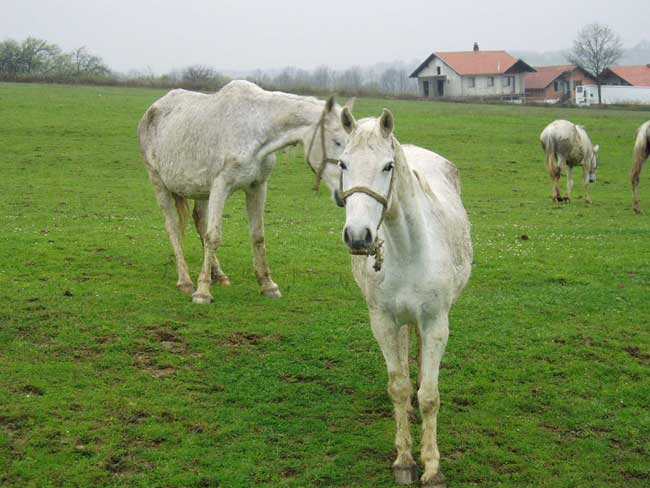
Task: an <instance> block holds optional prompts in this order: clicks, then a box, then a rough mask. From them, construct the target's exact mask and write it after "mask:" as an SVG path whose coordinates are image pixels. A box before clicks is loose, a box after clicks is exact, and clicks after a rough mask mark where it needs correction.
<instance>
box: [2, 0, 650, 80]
mask: <svg viewBox="0 0 650 488" xmlns="http://www.w3.org/2000/svg"><path fill="white" fill-rule="evenodd" d="M2 4H3V5H2V16H1V17H0V36H3V37H5V38H13V39H23V38H25V37H27V36H30V35H31V36H35V37H39V38H43V39H46V40H48V41H50V42H54V43H57V44H59V45H60V46H61V47H62V48H63V49H65V50H68V49H72V48H75V47H79V46H82V45H85V46H87V47H88V48H89V50H90V51H91V52H93V53H94V54H97V55H99V56H101V57H102V58H103V59H104V60H105V61H106V62H107V63H108V64H109V66H111V68H113V69H116V70H119V71H128V70H129V69H142V68H145V67H150V68H151V69H153V70H154V71H155V72H157V73H163V72H166V71H169V70H170V69H172V68H180V67H183V66H187V65H190V64H206V65H210V66H213V67H215V68H217V69H219V70H224V71H229V70H251V69H256V68H262V69H270V68H281V67H284V66H296V67H301V68H306V69H311V68H313V67H315V66H318V65H321V64H326V65H329V66H331V67H335V68H343V67H348V66H352V65H360V66H366V65H370V64H374V63H376V62H380V61H395V60H402V61H407V62H408V61H411V60H414V59H416V60H419V59H424V58H426V56H428V55H429V54H430V53H431V52H432V51H445V50H447V51H449V50H469V49H471V48H472V45H473V43H474V41H478V42H479V44H480V46H481V49H508V50H518V51H521V50H526V51H527V50H534V51H550V50H558V49H564V48H568V47H570V45H571V41H572V39H573V38H574V37H575V34H576V31H577V30H578V28H579V27H580V26H581V25H584V24H587V23H590V22H594V21H598V22H601V23H605V24H608V25H610V26H611V27H612V28H614V30H616V31H617V32H618V33H619V34H620V35H621V38H622V40H623V44H624V45H625V47H631V46H633V45H635V44H636V43H638V42H639V41H641V40H644V39H650V32H649V31H648V21H649V20H650V0H617V1H613V0H589V1H585V0H573V1H569V0H545V1H539V2H531V1H527V0H493V1H481V2H478V1H471V0H459V1H453V0H452V1H446V2H439V1H435V0H426V1H421V0H413V1H411V0H374V1H371V0H320V1H310V0H302V1H298V0H240V1H233V0H182V1H180V0H158V1H155V0H149V1H140V0H130V1H126V0H3V2H2Z"/></svg>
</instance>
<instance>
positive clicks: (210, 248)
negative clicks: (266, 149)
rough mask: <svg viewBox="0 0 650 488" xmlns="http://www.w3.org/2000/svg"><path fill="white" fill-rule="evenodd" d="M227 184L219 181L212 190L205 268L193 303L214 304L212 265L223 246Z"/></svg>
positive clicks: (206, 229)
mask: <svg viewBox="0 0 650 488" xmlns="http://www.w3.org/2000/svg"><path fill="white" fill-rule="evenodd" d="M228 194H229V193H228V191H227V189H226V185H225V182H223V181H222V180H220V179H217V180H216V181H215V182H214V183H213V185H212V188H211V189H210V197H209V199H208V206H207V212H206V219H205V221H206V224H205V232H204V234H203V266H202V267H201V272H200V273H199V279H198V286H197V288H196V291H195V292H194V293H193V294H192V301H193V302H194V303H199V304H208V303H210V302H212V294H211V293H210V285H211V284H212V263H213V262H214V260H215V253H216V252H217V249H218V248H219V245H220V244H221V228H222V223H223V222H222V220H223V209H224V207H225V205H226V200H227V199H228Z"/></svg>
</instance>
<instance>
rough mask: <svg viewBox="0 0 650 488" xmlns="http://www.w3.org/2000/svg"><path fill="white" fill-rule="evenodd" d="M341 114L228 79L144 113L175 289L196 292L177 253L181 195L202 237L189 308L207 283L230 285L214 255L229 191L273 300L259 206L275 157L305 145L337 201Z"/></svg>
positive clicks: (206, 296)
mask: <svg viewBox="0 0 650 488" xmlns="http://www.w3.org/2000/svg"><path fill="white" fill-rule="evenodd" d="M340 113H341V108H340V107H339V106H337V105H335V104H334V100H333V98H330V100H328V101H327V102H322V101H320V100H317V99H316V98H312V97H302V96H297V95H291V94H287V93H281V92H268V91H265V90H262V89H261V88H259V87H258V86H257V85H255V84H253V83H249V82H247V81H232V82H230V83H228V84H227V85H226V86H225V87H224V88H222V89H221V90H220V91H219V92H217V93H215V94H212V95H205V94H202V93H196V92H190V91H185V90H172V91H170V92H169V93H168V94H167V95H165V96H164V97H162V98H161V99H159V100H158V101H156V102H155V103H154V104H153V105H152V106H151V107H150V108H149V109H148V110H147V111H146V112H145V114H144V116H143V117H142V120H141V121H140V125H139V127H138V134H139V137H140V147H141V151H142V156H143V158H144V162H145V165H146V167H147V170H148V171H149V178H150V179H151V182H152V183H153V186H154V188H155V190H156V196H157V198H158V204H159V205H160V208H161V209H162V211H163V214H164V216H165V225H166V228H167V233H168V235H169V238H170V240H171V243H172V246H173V248H174V254H175V256H176V269H177V272H178V282H177V285H176V286H177V287H178V289H180V290H181V291H184V292H188V293H191V292H193V291H194V287H193V285H192V280H191V278H190V275H189V272H188V269H187V263H186V262H185V257H184V255H183V249H182V247H181V236H182V229H183V228H184V222H185V220H186V219H187V213H188V210H187V208H188V205H187V199H194V200H196V202H195V208H194V213H193V215H194V220H195V224H196V228H197V231H198V232H199V234H200V236H201V239H202V241H203V247H204V260H203V267H202V268H201V273H200V274H199V278H198V289H197V290H196V292H194V294H193V295H192V299H193V301H194V302H195V303H210V301H211V300H212V295H211V294H210V284H211V282H213V281H214V282H217V283H221V284H224V285H228V284H230V282H229V280H228V277H227V276H226V275H225V274H224V273H223V271H222V270H221V267H220V265H219V261H218V260H217V258H216V255H215V252H216V250H217V248H218V247H219V245H220V244H221V229H222V217H223V210H224V206H225V204H226V200H227V199H228V197H229V196H230V194H231V193H233V192H234V191H236V190H244V191H245V192H246V207H247V210H248V221H249V230H250V236H251V240H252V242H253V253H254V258H255V259H254V261H255V274H256V275H257V280H258V282H259V284H260V286H261V290H262V293H264V294H265V295H267V296H270V297H280V296H281V294H280V289H279V287H278V285H276V284H275V283H274V282H273V280H272V279H271V273H270V271H269V265H268V261H267V258H266V250H265V246H264V203H265V201H266V188H267V180H268V178H269V176H270V175H271V171H272V169H273V166H274V165H275V154H274V153H275V152H276V151H277V150H279V149H282V148H283V147H286V146H289V145H293V144H297V143H302V144H303V146H304V148H305V158H306V159H307V161H308V163H309V166H310V167H311V168H312V169H313V170H314V172H315V173H316V174H317V180H316V186H318V183H319V182H320V180H321V179H322V180H323V181H324V182H325V184H326V185H327V186H328V187H329V188H330V189H331V191H332V193H333V196H334V198H335V200H336V199H338V195H337V194H336V191H337V183H338V173H339V169H338V167H336V165H335V164H328V163H336V162H337V161H338V159H337V158H338V155H339V154H340V153H341V152H342V151H343V148H344V146H345V144H346V142H347V134H346V132H345V131H344V130H343V128H342V127H341V123H340Z"/></svg>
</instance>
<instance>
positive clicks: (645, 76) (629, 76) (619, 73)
mask: <svg viewBox="0 0 650 488" xmlns="http://www.w3.org/2000/svg"><path fill="white" fill-rule="evenodd" d="M603 79H604V80H605V81H604V83H603V85H625V86H650V64H641V65H637V66H611V67H609V68H607V69H606V70H605V71H604V72H603Z"/></svg>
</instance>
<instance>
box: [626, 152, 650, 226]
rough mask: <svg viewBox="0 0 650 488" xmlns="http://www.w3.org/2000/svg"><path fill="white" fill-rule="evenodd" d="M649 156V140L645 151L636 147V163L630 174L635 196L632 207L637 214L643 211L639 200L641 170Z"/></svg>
mask: <svg viewBox="0 0 650 488" xmlns="http://www.w3.org/2000/svg"><path fill="white" fill-rule="evenodd" d="M648 156H650V141H648V145H647V148H646V150H645V152H641V150H639V149H635V155H634V165H633V166H632V174H631V176H630V180H631V183H632V195H633V196H634V200H633V204H632V208H633V209H634V212H635V213H637V214H641V213H643V211H642V210H641V204H640V201H639V181H640V179H641V178H640V177H641V170H642V169H643V165H644V163H645V160H646V159H647V158H648Z"/></svg>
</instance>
